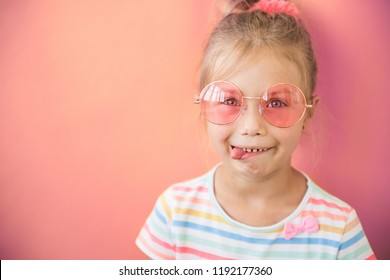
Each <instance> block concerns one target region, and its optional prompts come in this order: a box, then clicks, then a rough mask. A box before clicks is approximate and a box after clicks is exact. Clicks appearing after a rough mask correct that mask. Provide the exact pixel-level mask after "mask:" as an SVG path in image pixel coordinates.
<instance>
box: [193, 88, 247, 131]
mask: <svg viewBox="0 0 390 280" xmlns="http://www.w3.org/2000/svg"><path fill="white" fill-rule="evenodd" d="M200 98H201V112H202V115H203V116H204V118H205V119H206V120H207V121H209V122H211V123H214V124H228V123H231V122H233V121H234V120H235V119H236V118H237V117H238V115H239V114H240V111H241V104H242V97H241V94H240V92H239V90H238V89H237V88H236V87H235V86H233V85H232V84H230V83H227V82H214V83H211V84H209V85H207V86H206V87H205V88H204V89H203V90H202V92H201V94H200Z"/></svg>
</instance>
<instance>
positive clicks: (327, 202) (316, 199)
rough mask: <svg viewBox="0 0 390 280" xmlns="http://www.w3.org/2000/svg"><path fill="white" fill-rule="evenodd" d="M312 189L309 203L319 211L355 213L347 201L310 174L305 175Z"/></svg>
mask: <svg viewBox="0 0 390 280" xmlns="http://www.w3.org/2000/svg"><path fill="white" fill-rule="evenodd" d="M305 177H306V179H307V184H308V187H309V189H310V197H309V200H308V204H309V205H311V206H312V207H313V209H316V210H318V211H326V212H328V213H330V214H338V215H342V216H349V215H350V214H351V213H354V212H355V210H354V208H353V207H352V206H351V205H349V204H348V203H347V202H345V201H343V200H341V199H340V198H338V197H336V196H334V195H332V194H330V193H329V192H327V191H325V190H324V189H323V188H322V187H320V186H319V185H318V184H317V183H315V182H314V181H313V180H312V179H311V178H310V177H309V176H307V175H305Z"/></svg>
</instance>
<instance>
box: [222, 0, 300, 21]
mask: <svg viewBox="0 0 390 280" xmlns="http://www.w3.org/2000/svg"><path fill="white" fill-rule="evenodd" d="M226 2H227V7H226V9H225V14H230V13H232V12H246V11H254V10H260V11H263V12H264V13H267V14H269V15H273V14H287V15H290V16H293V17H295V18H297V17H298V9H297V7H296V6H295V4H294V3H292V2H289V1H286V0H227V1H226Z"/></svg>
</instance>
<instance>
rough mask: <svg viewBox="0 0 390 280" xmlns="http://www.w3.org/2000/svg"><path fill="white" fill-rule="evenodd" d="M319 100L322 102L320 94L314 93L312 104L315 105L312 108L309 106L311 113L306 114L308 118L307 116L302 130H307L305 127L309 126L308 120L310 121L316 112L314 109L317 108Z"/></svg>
mask: <svg viewBox="0 0 390 280" xmlns="http://www.w3.org/2000/svg"><path fill="white" fill-rule="evenodd" d="M318 102H320V97H319V96H318V95H313V97H312V104H311V105H313V106H312V107H311V108H309V110H310V113H309V114H308V115H307V116H306V118H305V120H304V122H303V126H302V130H305V128H306V127H307V124H308V122H309V121H310V119H311V117H312V116H313V114H314V111H315V110H316V108H317V105H318Z"/></svg>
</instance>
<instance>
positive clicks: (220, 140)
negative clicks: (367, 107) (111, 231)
mask: <svg viewBox="0 0 390 280" xmlns="http://www.w3.org/2000/svg"><path fill="white" fill-rule="evenodd" d="M316 75H317V65H316V60H315V57H314V53H313V49H312V46H311V40H310V36H309V34H308V33H307V31H306V29H305V28H304V27H303V26H302V23H301V22H300V20H299V18H298V13H297V9H296V7H295V5H294V4H293V3H291V2H287V1H278V0H260V1H258V2H257V1H242V0H241V1H232V3H231V4H230V8H229V9H228V13H227V14H226V16H225V17H224V18H223V19H222V20H221V21H220V23H219V24H218V26H217V27H216V28H215V29H214V31H213V32H212V34H211V36H210V38H209V41H208V43H207V45H206V48H205V51H204V55H203V59H202V63H201V73H200V89H202V90H201V91H200V94H199V97H198V98H197V99H196V101H195V102H196V103H197V104H199V105H200V111H201V114H202V116H203V118H204V119H205V120H206V123H207V132H208V135H209V137H210V140H211V142H212V144H213V147H214V148H215V150H216V151H217V153H218V154H219V156H220V157H221V160H222V163H220V164H218V165H217V166H216V167H214V168H213V169H212V170H210V171H209V172H208V173H207V174H205V175H203V176H201V177H198V178H196V179H193V180H190V181H186V182H183V183H179V184H175V185H173V186H171V187H170V188H168V189H167V190H166V191H165V192H164V193H163V194H162V195H161V196H160V197H159V199H158V201H157V203H156V205H155V207H154V209H153V211H152V213H151V215H150V216H149V218H148V219H147V221H146V223H145V225H144V227H143V228H142V230H141V232H140V234H139V236H138V238H137V240H136V243H137V245H138V247H139V248H140V249H141V250H142V251H143V252H144V253H145V254H146V255H148V256H149V257H150V258H153V259H374V258H375V256H374V254H373V252H372V250H371V247H370V245H369V243H368V241H367V238H366V236H365V234H364V231H363V229H362V226H361V224H360V222H359V219H358V217H357V215H356V212H355V210H354V209H353V208H351V207H350V206H349V205H348V204H346V203H345V202H343V201H341V200H339V199H337V198H336V197H334V196H332V195H330V194H328V193H326V192H325V191H324V190H322V189H321V188H320V187H318V186H317V185H316V184H315V183H314V182H313V181H312V180H311V179H310V178H309V177H308V176H307V175H305V174H303V173H302V172H299V171H298V170H296V169H294V168H293V167H292V166H291V158H292V155H293V152H294V150H295V149H296V148H297V146H298V144H299V142H300V138H301V135H302V132H303V130H304V129H305V125H306V124H307V122H308V121H309V120H310V118H311V116H312V114H313V112H314V110H315V107H316V105H317V102H318V98H317V97H316V96H313V92H314V89H315V84H316Z"/></svg>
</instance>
